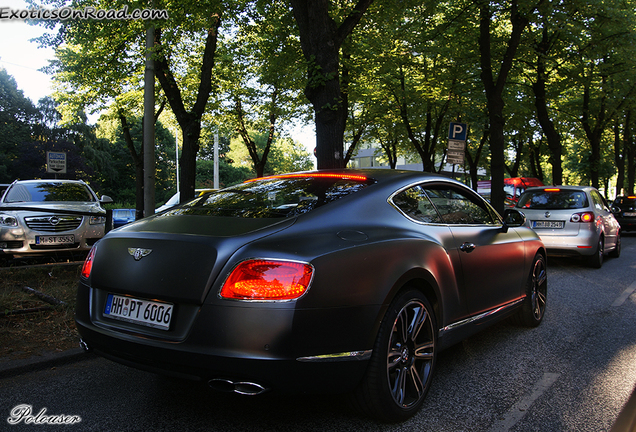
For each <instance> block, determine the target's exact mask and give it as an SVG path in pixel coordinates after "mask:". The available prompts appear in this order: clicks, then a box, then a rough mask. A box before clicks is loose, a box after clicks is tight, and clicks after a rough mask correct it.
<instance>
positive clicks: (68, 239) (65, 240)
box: [35, 234, 75, 245]
mask: <svg viewBox="0 0 636 432" xmlns="http://www.w3.org/2000/svg"><path fill="white" fill-rule="evenodd" d="M73 243H75V236H74V235H72V234H71V235H61V236H35V244H39V245H62V244H73Z"/></svg>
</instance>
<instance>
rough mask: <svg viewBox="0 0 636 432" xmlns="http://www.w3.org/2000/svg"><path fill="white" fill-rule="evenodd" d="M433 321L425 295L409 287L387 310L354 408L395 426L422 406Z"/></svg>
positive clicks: (430, 366) (431, 359) (431, 361)
mask: <svg viewBox="0 0 636 432" xmlns="http://www.w3.org/2000/svg"><path fill="white" fill-rule="evenodd" d="M436 329H437V323H436V319H435V314H434V312H433V308H432V307H431V305H430V303H429V302H428V300H427V299H426V297H425V296H424V295H423V294H422V293H421V292H420V291H418V290H415V289H411V290H408V291H405V292H403V293H401V294H399V295H398V297H396V298H395V299H394V300H393V302H392V303H391V306H390V307H389V309H388V310H387V313H386V315H385V316H384V318H383V320H382V323H381V324H380V330H379V332H378V337H377V339H376V342H375V346H374V349H373V354H372V356H371V359H370V360H369V367H368V369H367V372H366V375H365V377H364V378H363V380H362V382H361V384H360V385H359V386H358V388H357V389H356V390H355V392H354V394H353V403H354V405H355V406H356V407H357V408H358V409H359V410H361V411H362V412H363V413H364V414H366V415H368V416H370V417H373V418H376V419H377V420H380V421H382V422H389V423H393V422H401V421H404V420H406V419H408V418H409V417H411V416H413V415H414V414H415V413H416V412H417V411H418V410H419V408H420V407H421V406H422V403H423V402H424V399H425V398H426V394H427V393H428V390H429V388H430V386H431V380H432V378H433V372H434V370H435V360H436V357H437V331H436Z"/></svg>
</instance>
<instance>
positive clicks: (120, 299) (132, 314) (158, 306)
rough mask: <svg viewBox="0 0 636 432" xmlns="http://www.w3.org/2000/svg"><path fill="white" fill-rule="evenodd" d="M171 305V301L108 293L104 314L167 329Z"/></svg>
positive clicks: (170, 316) (170, 317) (168, 327)
mask: <svg viewBox="0 0 636 432" xmlns="http://www.w3.org/2000/svg"><path fill="white" fill-rule="evenodd" d="M173 307H174V305H173V304H172V303H161V302H156V301H152V300H144V299H138V298H134V297H127V296H120V295H115V294H108V297H107V298H106V307H105V308H104V315H105V316H107V317H110V318H114V319H118V320H122V321H128V322H131V323H135V324H140V325H143V326H146V327H154V328H158V329H161V330H169V329H170V320H171V319H172V309H173Z"/></svg>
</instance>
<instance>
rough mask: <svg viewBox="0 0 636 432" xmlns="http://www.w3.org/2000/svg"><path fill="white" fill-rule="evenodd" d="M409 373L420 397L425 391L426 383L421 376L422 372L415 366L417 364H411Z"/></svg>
mask: <svg viewBox="0 0 636 432" xmlns="http://www.w3.org/2000/svg"><path fill="white" fill-rule="evenodd" d="M409 375H410V377H411V384H412V385H413V388H414V389H415V392H416V393H417V398H418V399H419V397H420V395H421V394H422V393H423V392H424V384H423V381H422V377H420V373H419V371H418V370H417V368H416V367H415V364H413V365H412V366H411V368H410V369H409Z"/></svg>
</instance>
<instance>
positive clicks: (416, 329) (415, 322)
mask: <svg viewBox="0 0 636 432" xmlns="http://www.w3.org/2000/svg"><path fill="white" fill-rule="evenodd" d="M425 322H426V310H425V309H424V308H423V307H420V306H417V307H414V308H413V318H412V319H411V322H410V324H409V329H408V337H409V339H410V340H412V341H415V340H416V339H417V335H418V334H419V333H420V330H421V329H422V326H423V325H424V323H425Z"/></svg>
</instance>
